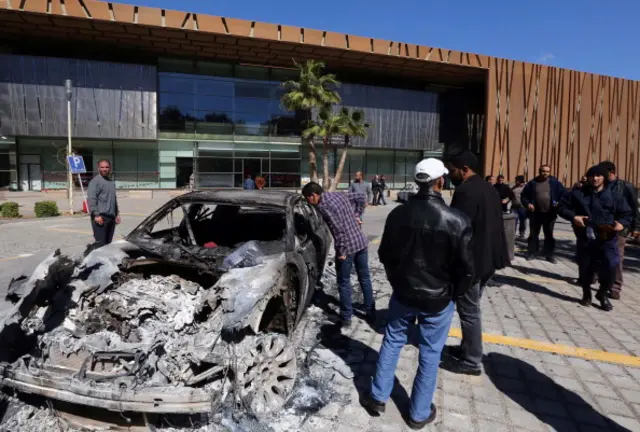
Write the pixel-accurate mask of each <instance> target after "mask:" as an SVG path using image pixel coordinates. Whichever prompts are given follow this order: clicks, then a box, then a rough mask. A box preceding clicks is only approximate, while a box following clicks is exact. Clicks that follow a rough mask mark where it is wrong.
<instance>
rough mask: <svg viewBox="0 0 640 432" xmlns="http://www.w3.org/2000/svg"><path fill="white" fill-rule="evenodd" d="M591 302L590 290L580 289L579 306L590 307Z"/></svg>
mask: <svg viewBox="0 0 640 432" xmlns="http://www.w3.org/2000/svg"><path fill="white" fill-rule="evenodd" d="M592 301H593V299H592V298H591V288H582V300H580V304H581V305H582V306H591V302H592Z"/></svg>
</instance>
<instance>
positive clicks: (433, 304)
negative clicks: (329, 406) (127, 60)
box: [363, 158, 473, 429]
mask: <svg viewBox="0 0 640 432" xmlns="http://www.w3.org/2000/svg"><path fill="white" fill-rule="evenodd" d="M447 173H448V171H447V169H446V168H445V167H444V164H443V163H442V162H441V161H439V160H438V159H431V158H430V159H425V160H423V161H421V162H419V163H418V165H416V168H415V175H414V178H415V181H416V183H418V186H419V187H420V191H419V192H418V194H417V195H415V196H414V197H412V198H411V199H410V200H409V202H408V203H407V204H406V205H403V206H399V207H396V208H395V209H394V210H393V211H392V212H391V213H390V214H389V217H388V218H387V222H386V224H385V227H384V233H383V235H382V241H381V243H380V248H379V250H378V254H379V256H380V262H381V263H382V264H383V265H384V268H385V271H386V273H387V278H388V279H389V282H390V283H391V287H392V288H393V294H392V295H391V300H390V301H389V315H388V319H387V326H386V329H385V333H384V340H383V341H382V346H381V347H380V355H379V357H378V365H377V368H376V374H375V377H374V379H373V383H372V386H371V395H370V396H369V397H368V398H365V399H364V401H363V405H364V406H365V407H366V408H367V409H368V410H369V411H373V412H376V413H382V412H384V411H385V404H386V402H387V400H388V399H389V397H390V396H391V390H392V389H393V383H394V378H395V372H396V367H397V364H398V358H399V356H400V351H401V350H402V348H403V347H404V345H405V344H406V343H407V338H408V333H409V329H410V328H413V327H414V324H415V323H416V321H417V323H418V325H417V329H418V331H419V335H420V336H419V338H420V339H419V345H418V348H419V349H420V357H419V360H418V371H417V373H416V377H415V380H414V383H413V390H412V392H411V408H410V411H409V427H411V428H412V429H419V428H422V427H424V426H425V425H426V424H428V423H431V422H433V420H435V418H436V407H435V406H434V404H433V403H432V402H433V393H434V392H435V389H436V380H437V377H438V364H439V362H440V355H441V354H442V348H443V347H444V344H445V342H446V340H447V335H448V333H449V326H450V325H451V319H452V318H453V310H454V306H453V300H455V299H456V298H458V297H460V296H462V295H464V294H465V293H466V292H467V290H468V289H469V288H470V287H471V283H472V282H473V257H472V255H471V235H472V231H471V223H470V221H469V218H467V216H465V215H464V213H462V212H461V211H459V210H456V209H452V208H449V207H447V205H446V204H445V202H444V200H443V199H442V194H441V192H442V189H443V187H444V178H443V176H444V175H446V174H447Z"/></svg>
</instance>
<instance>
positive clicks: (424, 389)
mask: <svg viewBox="0 0 640 432" xmlns="http://www.w3.org/2000/svg"><path fill="white" fill-rule="evenodd" d="M453 310H454V306H453V302H451V303H449V305H448V306H447V307H446V308H445V309H444V310H442V311H441V312H438V313H426V312H422V311H420V310H418V309H413V308H410V307H407V306H404V305H403V304H401V303H400V302H399V301H398V300H397V299H396V297H395V296H393V295H392V296H391V300H390V301H389V316H388V321H387V327H386V329H385V332H384V340H383V341H382V347H380V355H379V357H378V366H377V368H376V375H375V377H374V379H373V383H372V385H371V396H372V397H373V399H375V400H376V401H378V402H383V403H386V402H387V401H388V400H389V397H390V396H391V391H392V389H393V382H394V376H395V372H396V367H397V365H398V358H399V357H400V351H401V350H402V347H404V345H405V344H406V343H407V337H408V332H409V327H410V326H412V325H413V324H414V322H415V321H416V319H417V320H418V329H419V331H420V345H419V349H420V357H419V359H418V371H417V372H416V377H415V379H414V381H413V390H412V391H411V409H410V410H409V415H410V416H411V418H412V419H413V420H414V421H417V422H421V421H424V420H426V419H427V418H428V417H429V416H430V415H431V402H432V401H433V393H434V392H435V390H436V381H437V378H438V366H439V364H440V354H441V353H442V348H443V347H444V344H445V342H446V341H447V336H448V334H449V326H450V325H451V319H452V318H453Z"/></svg>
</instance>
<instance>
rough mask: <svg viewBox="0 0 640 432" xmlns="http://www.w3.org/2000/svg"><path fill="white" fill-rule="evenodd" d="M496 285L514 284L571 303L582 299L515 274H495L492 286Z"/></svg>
mask: <svg viewBox="0 0 640 432" xmlns="http://www.w3.org/2000/svg"><path fill="white" fill-rule="evenodd" d="M496 285H512V286H514V287H516V288H520V289H523V290H525V291H529V292H532V293H537V294H545V295H548V296H550V297H553V298H556V299H559V300H564V301H567V302H570V303H577V302H578V301H579V300H580V299H579V298H578V297H577V296H576V297H570V296H568V295H565V294H561V293H557V292H555V291H553V290H550V289H549V288H547V287H544V286H542V285H540V284H537V283H534V282H529V281H527V280H524V279H521V278H518V277H513V276H505V275H495V276H494V277H493V278H491V282H490V286H496Z"/></svg>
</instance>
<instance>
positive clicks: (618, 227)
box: [613, 222, 624, 232]
mask: <svg viewBox="0 0 640 432" xmlns="http://www.w3.org/2000/svg"><path fill="white" fill-rule="evenodd" d="M613 230H614V231H615V232H620V231H622V230H624V225H622V224H621V223H620V222H614V223H613Z"/></svg>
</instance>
